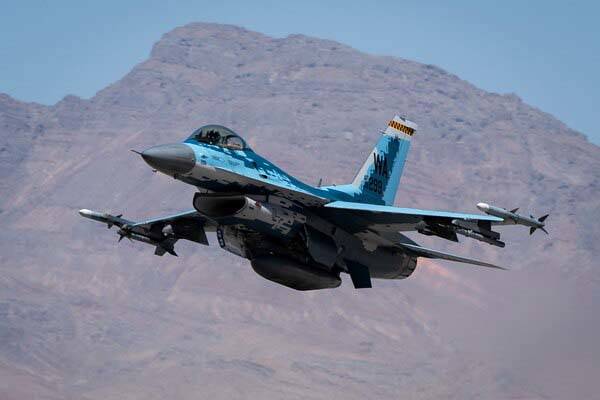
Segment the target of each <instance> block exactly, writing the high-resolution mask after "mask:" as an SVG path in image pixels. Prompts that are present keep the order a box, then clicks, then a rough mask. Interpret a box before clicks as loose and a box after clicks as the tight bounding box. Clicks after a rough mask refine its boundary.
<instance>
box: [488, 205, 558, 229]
mask: <svg viewBox="0 0 600 400" xmlns="http://www.w3.org/2000/svg"><path fill="white" fill-rule="evenodd" d="M477 208H478V209H480V210H481V211H483V212H484V213H486V214H488V215H493V216H494V217H499V218H502V219H504V220H505V221H512V222H513V223H515V224H517V225H524V226H528V227H529V228H530V229H529V234H530V235H531V234H533V232H535V230H536V229H541V230H542V231H544V233H546V234H548V231H546V229H544V226H545V225H546V224H545V223H544V221H545V220H546V218H548V215H550V214H546V215H544V216H543V217H540V218H537V219H536V218H535V217H534V216H533V215H531V216H529V217H525V216H523V215H519V214H517V211H518V210H519V209H518V208H515V209H513V210H510V211H509V210H506V209H504V208H500V207H494V206H491V205H489V204H487V203H478V204H477Z"/></svg>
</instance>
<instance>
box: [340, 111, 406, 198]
mask: <svg viewBox="0 0 600 400" xmlns="http://www.w3.org/2000/svg"><path fill="white" fill-rule="evenodd" d="M416 130H417V124H415V123H414V122H410V121H408V120H406V119H404V118H402V117H399V116H397V115H396V116H395V117H394V119H392V120H391V121H390V122H389V123H388V126H387V128H386V130H385V131H383V132H382V135H381V137H380V138H379V140H378V141H377V145H376V146H375V148H374V149H373V151H372V153H371V154H370V155H369V157H368V158H367V160H366V161H365V163H364V164H363V166H362V167H361V169H360V170H359V171H358V174H357V175H356V177H355V178H354V181H353V182H352V185H351V186H353V187H354V190H355V193H356V194H357V195H358V197H359V198H360V199H361V201H366V202H369V203H375V204H385V205H392V204H394V198H395V197H396V191H397V190H398V185H399V183H400V177H401V176H402V170H403V169H404V163H405V162H406V156H407V155H408V150H409V149H410V139H411V137H412V136H413V135H414V133H415V131H416Z"/></svg>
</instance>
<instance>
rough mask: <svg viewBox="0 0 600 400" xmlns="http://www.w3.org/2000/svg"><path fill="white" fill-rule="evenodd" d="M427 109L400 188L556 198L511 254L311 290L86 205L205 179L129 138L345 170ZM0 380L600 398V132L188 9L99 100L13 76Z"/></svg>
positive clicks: (73, 389) (424, 70)
mask: <svg viewBox="0 0 600 400" xmlns="http://www.w3.org/2000/svg"><path fill="white" fill-rule="evenodd" d="M396 113H400V114H402V115H405V116H407V117H409V118H410V119H411V120H414V121H416V122H417V123H418V124H419V127H420V129H419V131H418V132H417V135H416V136H415V137H414V140H413V148H412V150H411V154H410V155H409V160H408V164H407V167H406V168H405V175H404V177H403V180H402V183H401V187H400V191H399V193H398V197H397V203H398V204H401V205H403V206H408V207H411V206H412V207H422V208H425V207H427V208H434V209H456V210H463V211H475V209H474V205H475V204H476V203H477V202H479V201H487V202H490V203H492V204H495V205H499V206H503V207H517V206H519V207H521V210H523V211H524V212H529V211H531V212H532V213H536V215H539V214H541V213H546V212H550V213H551V216H550V218H549V220H548V222H549V224H548V228H549V230H550V236H548V237H546V236H544V235H543V234H538V233H536V234H535V235H533V236H531V237H529V235H528V233H527V232H526V231H525V229H519V228H506V233H505V235H506V238H507V241H508V244H507V248H505V249H503V250H500V249H496V248H491V247H490V246H486V245H484V244H482V243H479V242H472V241H469V240H468V239H465V240H464V241H463V243H461V245H448V244H446V243H444V242H443V241H442V240H439V239H437V240H436V239H430V238H424V237H421V236H419V235H418V234H416V235H413V239H415V240H417V241H418V242H420V243H423V244H427V245H432V246H436V247H437V248H440V249H451V250H452V251H453V252H455V253H458V254H465V255H470V256H475V257H477V258H480V259H485V260H490V261H494V262H497V263H499V264H502V265H506V266H509V267H511V271H510V272H507V273H501V272H495V271H481V270H478V269H476V268H473V267H469V266H463V265H456V264H445V263H431V262H426V261H421V262H420V263H419V267H418V269H417V271H416V272H415V274H414V275H413V276H412V277H411V278H410V279H407V280H404V281H397V282H394V281H391V282H390V281H376V282H375V285H376V288H374V289H373V290H367V291H365V290H363V291H355V290H353V289H352V288H351V287H350V286H351V285H349V283H348V282H347V281H345V282H344V284H343V286H342V287H341V288H339V289H337V290H331V291H322V292H313V293H298V292H294V291H291V290H289V289H287V288H283V287H279V286H277V285H275V284H273V283H271V282H269V281H265V280H263V279H262V278H260V277H259V276H258V275H256V274H255V273H254V272H253V271H252V270H251V268H249V265H248V264H247V263H246V262H245V261H244V260H241V259H239V258H236V257H235V256H233V255H230V254H228V253H224V252H223V251H221V250H220V249H219V248H218V246H212V247H210V248H205V247H197V246H193V245H191V244H185V243H181V244H180V245H179V247H178V252H179V254H180V257H179V258H174V257H169V256H165V257H162V258H159V257H155V256H153V255H152V250H151V249H150V248H147V247H145V246H142V245H139V244H129V243H121V244H120V245H118V246H117V244H116V236H115V235H114V234H110V233H109V232H107V231H106V230H103V229H102V227H101V226H99V225H98V224H93V223H90V222H88V221H85V220H82V219H81V218H79V217H78V215H77V210H78V209H79V208H83V207H86V208H92V209H100V210H106V211H111V212H115V213H121V212H123V213H124V214H125V215H126V216H128V217H131V218H134V219H136V218H137V219H141V218H145V217H150V216H157V215H161V214H166V213H169V212H173V211H179V210H185V209H189V208H191V198H192V195H193V189H192V188H191V187H185V185H183V184H181V183H178V182H175V181H173V180H171V179H169V178H166V177H164V176H160V175H155V174H153V173H152V172H151V171H150V169H149V168H148V167H147V166H146V165H145V164H144V163H143V162H142V161H141V160H140V159H139V158H138V157H137V156H135V155H134V154H133V153H131V152H129V151H128V150H129V149H131V148H134V149H144V148H146V147H149V146H151V145H154V144H162V143H169V142H177V141H180V140H182V139H183V138H185V137H186V136H187V135H188V134H189V133H190V132H191V131H192V130H193V129H194V128H195V127H197V126H200V125H203V124H206V123H220V124H223V125H227V126H229V127H231V128H233V129H234V130H236V131H237V132H239V133H240V134H241V135H242V136H244V137H245V138H246V139H247V140H248V141H249V143H250V144H251V146H252V147H253V148H254V149H255V150H256V151H257V152H259V153H261V154H262V155H264V156H266V157H268V158H270V159H272V160H273V161H274V162H275V163H276V164H278V165H280V166H281V167H283V168H284V169H286V170H288V171H289V172H291V173H293V174H295V175H297V176H299V177H300V178H302V179H303V180H305V181H307V182H309V183H316V182H317V181H318V179H319V178H321V177H322V178H324V182H325V183H328V184H331V183H344V182H347V181H349V180H351V179H352V177H353V174H354V173H355V171H356V170H357V169H358V167H359V166H360V164H361V163H362V161H363V160H364V157H365V156H366V154H368V152H369V151H370V149H371V148H372V146H373V144H374V142H375V141H376V138H377V135H378V130H379V129H381V128H382V127H384V126H385V124H386V122H387V120H388V119H389V118H391V117H392V116H393V115H394V114H396ZM0 176H1V177H2V178H1V179H0V238H1V240H0V398H2V399H28V398H31V399H33V398H36V399H113V398H114V399H138V398H140V399H141V398H144V399H154V398H156V399H159V398H161V399H162V398H178V399H187V398H190V399H191V398H198V397H200V398H219V399H221V398H222V399H235V398H259V397H260V398H286V399H289V398H299V399H300V398H302V399H311V398H314V399H317V398H319V399H321V398H328V399H329V398H344V399H354V398H356V399H358V398H392V397H398V396H402V397H404V398H418V399H433V398H452V399H454V398H455V399H470V398H473V399H474V398H485V399H496V398H497V399H505V398H522V399H525V398H527V399H530V398H531V399H538V398H539V399H548V398H578V399H586V398H597V396H598V395H597V390H596V388H595V386H596V385H595V382H594V379H593V378H594V377H595V376H598V375H599V374H600V361H599V360H600V347H599V346H598V345H597V337H598V335H599V334H600V319H599V318H598V313H597V309H598V306H599V305H600V296H599V295H598V293H600V291H599V289H600V273H599V268H600V265H598V261H597V260H598V255H599V252H598V250H599V249H600V246H599V244H598V239H599V238H600V228H598V223H597V222H598V220H599V219H600V148H598V147H597V146H595V145H593V144H591V143H590V142H589V141H587V139H586V138H585V137H584V136H583V135H581V134H579V133H577V132H574V131H573V130H571V129H569V128H568V127H567V126H565V125H564V124H563V123H561V122H560V121H558V120H556V119H555V118H554V117H552V116H551V115H548V114H546V113H544V112H542V111H540V110H537V109H535V108H533V107H531V106H529V105H527V104H525V103H523V101H521V99H519V97H518V96H516V95H514V94H508V95H500V94H494V93H488V92H485V91H483V90H481V89H478V88H476V87H474V86H473V85H471V84H469V83H468V82H465V81H463V80H461V79H460V78H458V77H456V76H454V75H452V74H450V73H448V72H445V71H443V70H441V69H440V68H438V67H435V66H432V65H423V64H419V63H416V62H412V61H409V60H404V59H397V58H393V57H381V56H374V55H369V54H364V53H361V52H359V51H357V50H355V49H352V48H350V47H348V46H346V45H343V44H340V43H337V42H333V41H329V40H322V39H317V38H312V37H307V36H303V35H291V36H288V37H286V38H272V37H268V36H265V35H263V34H260V33H257V32H252V31H248V30H246V29H243V28H239V27H235V26H227V25H217V24H204V23H195V24H190V25H186V26H184V27H180V28H177V29H175V30H173V31H171V32H169V33H167V34H165V35H164V36H163V37H162V38H161V39H160V40H159V41H158V42H157V43H156V44H155V45H154V47H153V49H152V51H151V54H150V57H149V58H148V60H146V61H144V62H142V63H141V64H139V65H137V66H135V67H134V68H133V69H132V71H131V72H130V73H129V74H127V75H126V76H125V77H123V79H121V80H119V81H118V82H116V83H114V84H112V85H110V86H109V87H107V88H105V89H103V90H101V91H100V92H98V93H97V94H96V96H94V97H93V98H91V99H89V100H86V99H80V98H78V97H75V96H67V97H65V98H64V99H63V100H62V101H60V102H59V103H57V104H55V105H53V106H42V105H39V104H32V103H23V102H20V101H17V100H15V99H12V98H11V97H9V96H7V95H0Z"/></svg>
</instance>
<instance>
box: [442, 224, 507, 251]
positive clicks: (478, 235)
mask: <svg viewBox="0 0 600 400" xmlns="http://www.w3.org/2000/svg"><path fill="white" fill-rule="evenodd" d="M454 231H455V232H456V233H458V234H459V235H463V236H466V237H470V238H472V239H475V240H479V241H480V242H485V243H488V244H491V245H493V246H498V247H504V246H505V245H506V244H505V243H504V242H502V241H500V240H498V239H494V238H491V237H488V236H485V235H482V234H481V233H479V232H475V231H472V230H470V229H463V228H456V229H455V230H454ZM494 233H496V232H494Z"/></svg>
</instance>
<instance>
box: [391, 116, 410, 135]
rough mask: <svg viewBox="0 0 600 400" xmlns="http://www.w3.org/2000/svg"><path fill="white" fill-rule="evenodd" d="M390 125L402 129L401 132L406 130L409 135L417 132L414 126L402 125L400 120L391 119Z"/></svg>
mask: <svg viewBox="0 0 600 400" xmlns="http://www.w3.org/2000/svg"><path fill="white" fill-rule="evenodd" d="M388 126H390V127H392V128H394V129H396V130H398V131H400V132H404V133H406V134H407V135H408V136H412V135H414V133H415V130H414V129H413V128H409V127H408V126H405V125H402V124H401V123H400V122H398V121H394V120H391V121H390V122H389V123H388Z"/></svg>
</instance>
